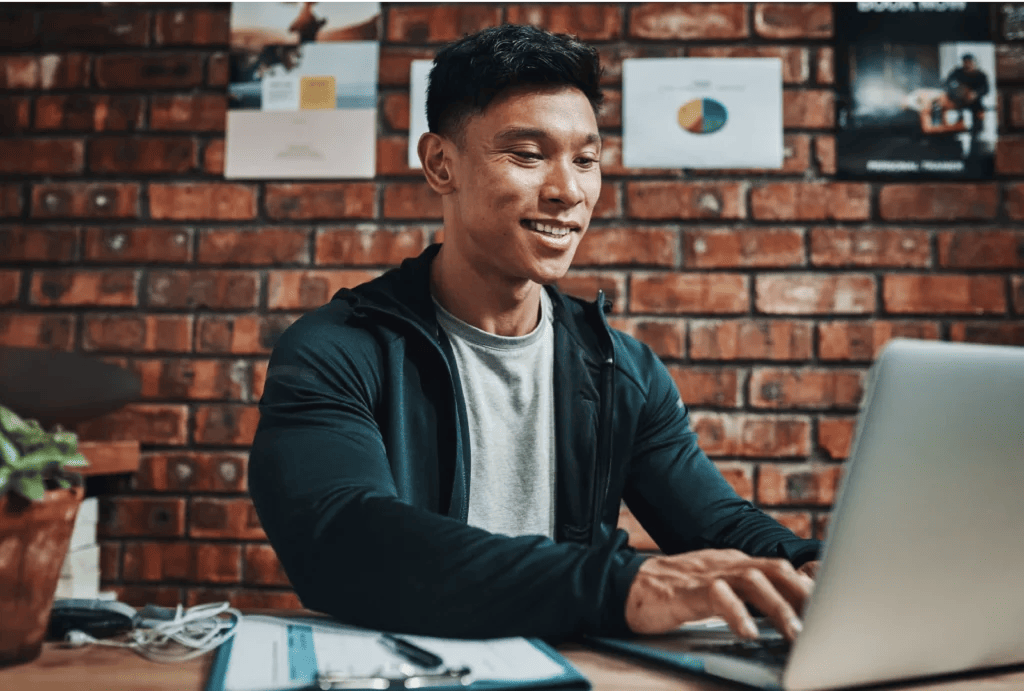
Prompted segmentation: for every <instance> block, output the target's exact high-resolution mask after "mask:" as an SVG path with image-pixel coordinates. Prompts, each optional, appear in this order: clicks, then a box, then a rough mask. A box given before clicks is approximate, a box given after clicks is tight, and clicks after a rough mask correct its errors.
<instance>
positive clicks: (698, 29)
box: [629, 2, 750, 41]
mask: <svg viewBox="0 0 1024 691" xmlns="http://www.w3.org/2000/svg"><path fill="white" fill-rule="evenodd" d="M748 35H750V29H749V28H748V26H747V9H746V6H745V5H743V4H742V3H731V2H666V3H660V2H658V3H654V2H651V3H643V4H641V5H637V6H634V7H631V8H630V10H629V36H630V38H639V39H655V40H674V39H679V40H684V41H688V40H708V39H718V38H729V39H732V38H746V37H747V36H748Z"/></svg>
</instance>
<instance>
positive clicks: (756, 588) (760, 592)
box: [729, 566, 803, 640]
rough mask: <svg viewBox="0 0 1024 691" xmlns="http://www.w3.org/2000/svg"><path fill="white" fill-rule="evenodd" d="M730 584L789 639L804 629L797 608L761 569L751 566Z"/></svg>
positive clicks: (736, 576) (733, 578)
mask: <svg viewBox="0 0 1024 691" xmlns="http://www.w3.org/2000/svg"><path fill="white" fill-rule="evenodd" d="M729 585H730V586H732V589H733V590H734V591H736V594H737V595H739V596H740V597H741V598H743V599H744V600H745V601H746V602H749V603H750V604H752V605H754V607H757V608H758V609H759V610H760V611H761V613H762V614H764V615H765V616H766V617H768V618H769V619H771V620H772V623H773V624H775V628H777V629H778V630H779V631H780V632H781V633H782V634H783V635H784V636H785V637H786V638H788V639H789V640H794V639H795V638H796V637H797V635H799V633H800V631H801V630H802V629H803V626H802V624H801V623H800V618H799V617H798V616H797V613H796V609H794V607H793V605H791V604H790V603H789V601H788V600H787V599H786V598H785V597H783V595H782V594H781V593H780V592H779V591H778V590H777V589H776V588H775V585H774V584H773V583H772V581H771V580H770V579H769V578H768V576H766V575H765V573H764V572H763V571H762V570H761V569H758V568H755V567H753V566H751V567H750V568H748V569H746V570H744V571H743V572H741V573H739V574H736V575H735V576H732V577H730V578H729Z"/></svg>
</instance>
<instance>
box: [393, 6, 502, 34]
mask: <svg viewBox="0 0 1024 691" xmlns="http://www.w3.org/2000/svg"><path fill="white" fill-rule="evenodd" d="M499 24H501V8H500V7H499V6H497V5H477V4H465V5H462V4H458V5H420V6H406V7H401V6H399V7H392V8H391V11H390V12H389V13H388V29H387V37H388V41H393V42H395V43H441V42H447V41H454V40H455V39H457V38H461V37H462V36H464V35H466V34H472V33H475V32H477V31H479V30H480V29H485V28H487V27H489V26H497V25H499Z"/></svg>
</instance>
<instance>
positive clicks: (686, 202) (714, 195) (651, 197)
mask: <svg viewBox="0 0 1024 691" xmlns="http://www.w3.org/2000/svg"><path fill="white" fill-rule="evenodd" d="M742 194H743V185H742V184H741V183H739V182H660V181H659V182H653V181H652V182H646V181H644V182H629V183H627V184H626V200H627V201H626V203H627V208H628V210H629V216H630V218H637V219H645V220H661V219H697V218H721V219H741V218H745V217H746V209H745V208H744V205H743V199H742Z"/></svg>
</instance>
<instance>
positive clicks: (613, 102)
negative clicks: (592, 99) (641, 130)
mask: <svg viewBox="0 0 1024 691" xmlns="http://www.w3.org/2000/svg"><path fill="white" fill-rule="evenodd" d="M601 93H602V94H604V101H602V102H601V109H600V110H599V111H598V113H597V126H598V127H599V128H601V129H605V128H610V129H618V128H621V127H622V92H621V91H619V90H618V89H602V90H601Z"/></svg>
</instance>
